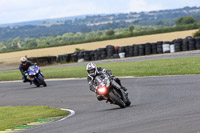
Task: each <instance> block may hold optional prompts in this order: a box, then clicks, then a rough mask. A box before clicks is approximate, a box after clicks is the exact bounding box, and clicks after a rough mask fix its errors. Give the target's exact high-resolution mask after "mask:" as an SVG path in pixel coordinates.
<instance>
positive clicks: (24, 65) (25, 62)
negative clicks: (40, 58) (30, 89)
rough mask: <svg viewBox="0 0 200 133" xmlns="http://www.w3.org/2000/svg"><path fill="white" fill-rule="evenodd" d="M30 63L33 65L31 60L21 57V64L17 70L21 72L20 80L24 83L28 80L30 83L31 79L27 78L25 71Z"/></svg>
mask: <svg viewBox="0 0 200 133" xmlns="http://www.w3.org/2000/svg"><path fill="white" fill-rule="evenodd" d="M32 65H33V63H32V62H31V61H29V60H28V59H27V58H26V57H22V58H21V64H20V65H19V70H20V72H21V74H22V80H23V82H24V83H25V82H30V85H31V84H32V81H31V80H29V79H27V76H26V72H27V70H28V68H29V67H30V66H32Z"/></svg>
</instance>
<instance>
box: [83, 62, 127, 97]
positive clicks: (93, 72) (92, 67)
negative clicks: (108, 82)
mask: <svg viewBox="0 0 200 133" xmlns="http://www.w3.org/2000/svg"><path fill="white" fill-rule="evenodd" d="M86 70H87V72H88V78H87V81H88V84H89V87H90V90H91V91H93V92H95V88H94V86H95V84H94V82H93V81H94V79H95V77H96V76H97V75H101V74H103V73H106V74H108V75H109V77H111V79H113V80H114V81H115V82H116V83H118V84H119V86H120V87H121V88H120V89H123V90H124V91H127V89H126V88H125V87H123V86H122V84H121V81H120V79H119V78H116V77H115V76H113V75H112V72H111V70H106V69H103V68H102V67H96V64H94V63H92V62H90V63H88V64H87V66H86ZM97 99H98V100H99V101H101V100H104V98H103V97H102V96H100V95H97Z"/></svg>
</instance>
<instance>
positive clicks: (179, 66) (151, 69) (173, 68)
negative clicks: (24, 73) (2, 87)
mask: <svg viewBox="0 0 200 133" xmlns="http://www.w3.org/2000/svg"><path fill="white" fill-rule="evenodd" d="M97 66H99V67H103V68H106V69H110V70H112V72H113V74H114V75H115V76H135V77H141V76H161V75H185V74H200V57H190V58H177V59H160V60H152V61H142V62H120V63H108V64H101V65H97ZM85 67H86V66H73V67H64V68H49V69H42V72H43V74H44V76H45V77H46V78H72V77H74V78H83V77H87V73H86V70H85ZM16 79H21V74H20V72H19V71H9V72H0V80H16Z"/></svg>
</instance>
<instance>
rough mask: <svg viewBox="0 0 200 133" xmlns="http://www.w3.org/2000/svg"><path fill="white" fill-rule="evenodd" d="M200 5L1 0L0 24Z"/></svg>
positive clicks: (183, 1) (184, 0)
mask: <svg viewBox="0 0 200 133" xmlns="http://www.w3.org/2000/svg"><path fill="white" fill-rule="evenodd" d="M185 6H200V0H164V1H163V0H0V24H5V23H13V22H22V21H30V20H39V19H48V18H59V17H68V16H76V15H88V14H110V13H127V12H140V11H152V10H160V9H174V8H182V7H185Z"/></svg>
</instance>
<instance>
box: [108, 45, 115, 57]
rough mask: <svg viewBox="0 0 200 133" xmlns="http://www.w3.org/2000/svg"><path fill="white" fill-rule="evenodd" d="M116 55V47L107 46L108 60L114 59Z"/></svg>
mask: <svg viewBox="0 0 200 133" xmlns="http://www.w3.org/2000/svg"><path fill="white" fill-rule="evenodd" d="M114 53H115V47H114V46H112V45H107V46H106V54H107V58H108V59H110V58H113V55H114Z"/></svg>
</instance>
